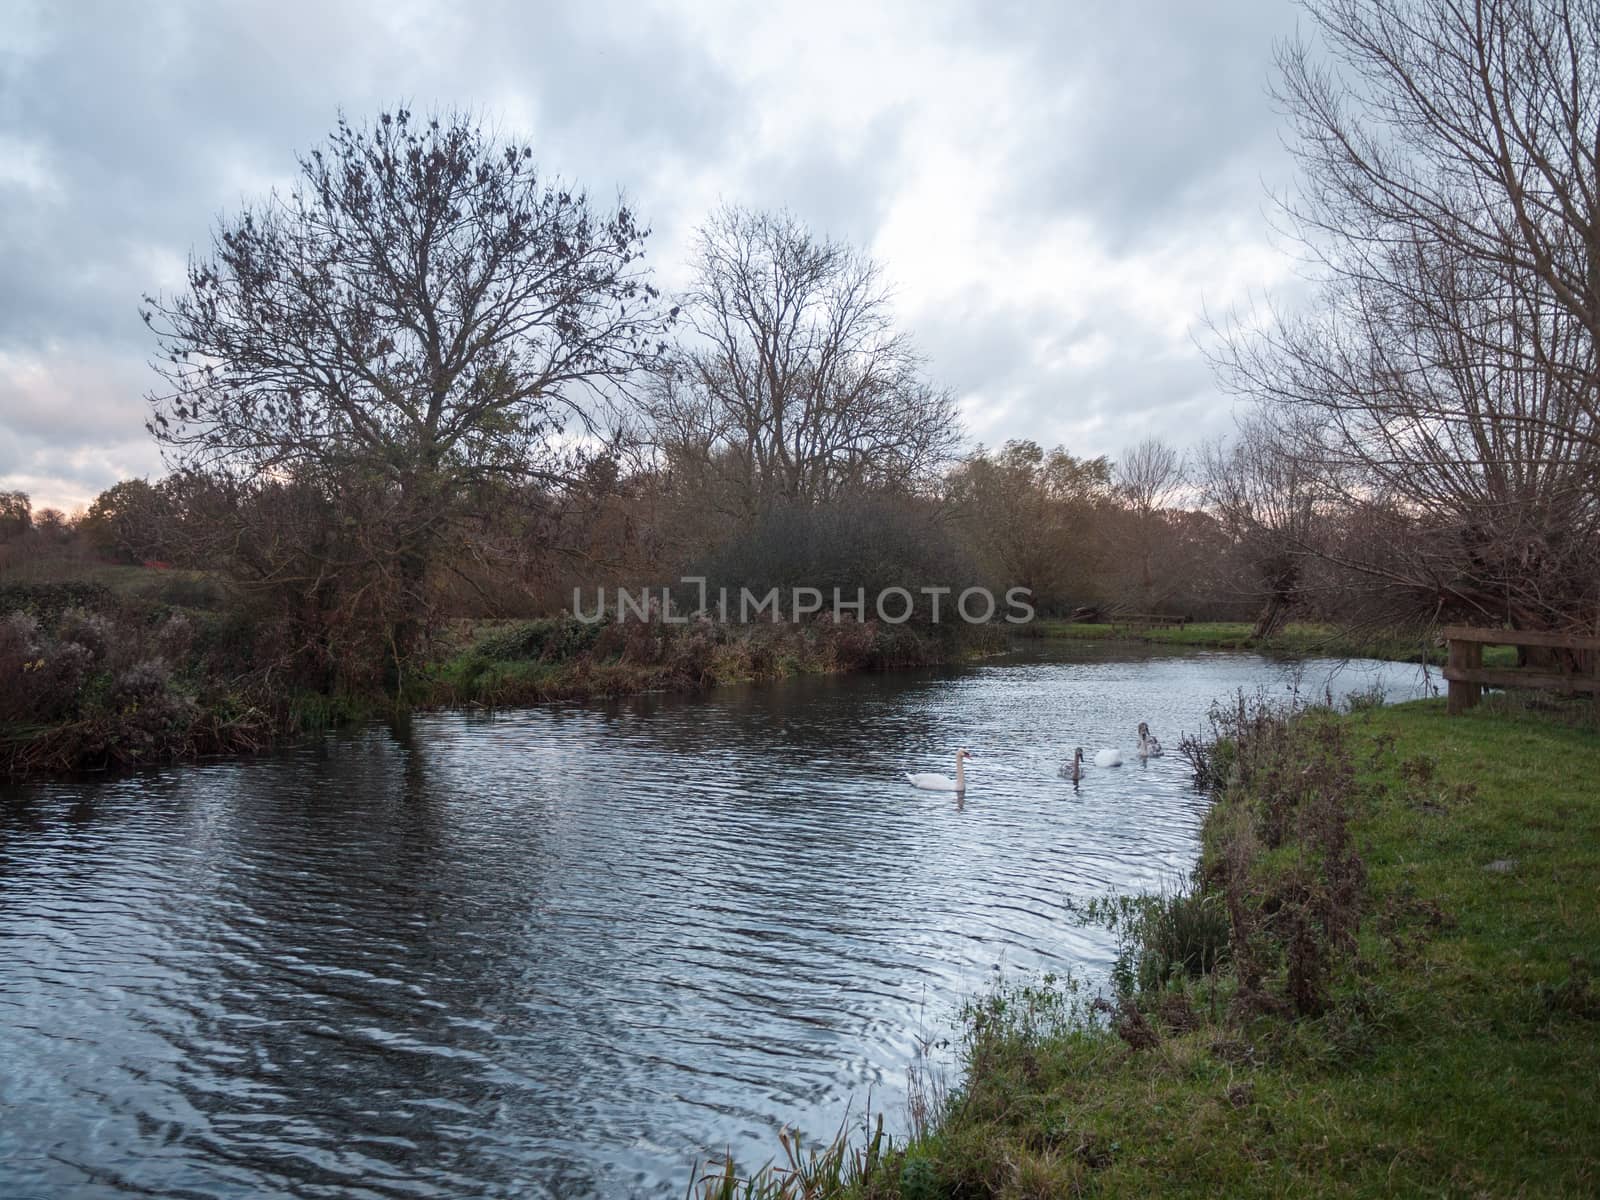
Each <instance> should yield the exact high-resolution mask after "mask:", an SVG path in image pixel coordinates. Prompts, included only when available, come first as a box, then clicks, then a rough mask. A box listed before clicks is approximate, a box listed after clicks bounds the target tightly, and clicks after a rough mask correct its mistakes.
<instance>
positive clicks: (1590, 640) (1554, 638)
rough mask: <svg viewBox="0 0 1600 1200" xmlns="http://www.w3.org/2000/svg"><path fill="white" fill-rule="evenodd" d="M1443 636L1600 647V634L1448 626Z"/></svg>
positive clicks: (1511, 643)
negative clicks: (1587, 635)
mask: <svg viewBox="0 0 1600 1200" xmlns="http://www.w3.org/2000/svg"><path fill="white" fill-rule="evenodd" d="M1439 636H1440V637H1442V638H1444V639H1445V640H1446V641H1448V642H1477V643H1481V644H1483V645H1486V646H1553V647H1555V648H1556V649H1558V650H1600V637H1580V636H1578V635H1577V634H1571V633H1551V632H1549V631H1547V630H1538V629H1473V628H1471V627H1470V626H1467V625H1446V626H1445V627H1444V628H1443V629H1441V630H1440V631H1439Z"/></svg>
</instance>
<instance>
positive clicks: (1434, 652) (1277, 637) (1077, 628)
mask: <svg viewBox="0 0 1600 1200" xmlns="http://www.w3.org/2000/svg"><path fill="white" fill-rule="evenodd" d="M1250 630H1251V626H1250V624H1249V623H1248V622H1245V621H1201V622H1192V623H1190V624H1188V625H1184V626H1181V627H1178V626H1173V627H1170V628H1140V627H1136V626H1129V625H1108V624H1092V623H1089V622H1075V621H1035V622H1033V623H1032V624H1031V625H1029V626H1028V627H1027V628H1026V630H1025V631H1024V632H1025V633H1026V634H1027V635H1028V636H1031V637H1041V638H1065V639H1072V640H1077V641H1131V642H1145V643H1149V644H1152V645H1160V646H1184V647H1189V648H1192V649H1216V650H1258V651H1261V652H1262V653H1264V654H1281V655H1284V656H1285V657H1294V658H1298V657H1313V656H1314V657H1327V658H1381V659H1387V660H1389V661H1392V662H1421V661H1423V660H1424V659H1425V660H1426V661H1428V662H1430V663H1433V664H1435V665H1437V664H1441V663H1443V662H1444V647H1442V646H1438V645H1435V644H1434V643H1433V641H1432V639H1427V640H1424V639H1423V638H1422V637H1421V636H1416V635H1409V634H1395V633H1372V634H1366V635H1356V634H1351V633H1348V632H1345V631H1342V630H1340V629H1338V628H1337V627H1335V626H1333V625H1318V624H1313V623H1305V622H1297V623H1292V624H1290V625H1288V626H1286V627H1285V628H1283V629H1282V630H1280V631H1279V632H1278V633H1275V634H1273V635H1272V636H1271V637H1269V638H1262V639H1255V638H1252V637H1251V636H1250ZM1484 663H1485V664H1486V665H1489V666H1515V665H1516V649H1515V648H1514V647H1511V646H1490V647H1488V648H1487V649H1486V650H1485V651H1484Z"/></svg>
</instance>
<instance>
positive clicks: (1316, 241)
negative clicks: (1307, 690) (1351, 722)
mask: <svg viewBox="0 0 1600 1200" xmlns="http://www.w3.org/2000/svg"><path fill="white" fill-rule="evenodd" d="M1306 7H1307V10H1308V12H1309V13H1310V14H1311V17H1312V19H1313V21H1314V23H1315V26H1316V28H1317V30H1318V32H1319V33H1320V34H1321V39H1322V51H1324V52H1325V54H1324V53H1323V52H1319V50H1318V48H1316V47H1313V46H1311V45H1308V44H1306V43H1296V44H1294V45H1291V46H1289V47H1287V48H1286V49H1285V50H1284V51H1283V53H1282V55H1281V60H1280V67H1281V72H1282V84H1281V87H1280V90H1279V98H1280V100H1281V102H1282V103H1283V105H1284V106H1285V108H1286V111H1287V113H1288V115H1289V118H1290V120H1291V122H1292V128H1293V135H1294V136H1293V139H1292V144H1293V147H1294V149H1295V151H1296V153H1297V155H1298V157H1299V161H1300V166H1301V168H1302V178H1303V186H1302V188H1301V190H1300V192H1299V193H1298V194H1297V195H1295V196H1293V197H1289V198H1286V199H1285V200H1284V202H1283V210H1282V211H1283V212H1284V214H1285V215H1286V217H1287V218H1288V222H1289V227H1290V230H1291V232H1292V233H1293V234H1294V235H1295V236H1296V237H1297V238H1298V239H1299V240H1300V243H1301V245H1302V246H1303V247H1304V248H1305V250H1306V252H1307V253H1308V255H1309V256H1310V258H1311V260H1312V261H1313V263H1314V264H1316V265H1317V267H1318V268H1319V269H1320V283H1321V286H1320V294H1319V295H1318V297H1317V302H1316V304H1315V305H1314V306H1312V307H1311V308H1310V309H1309V310H1308V311H1307V312H1304V313H1300V314H1289V315H1284V314H1277V313H1271V314H1267V315H1266V317H1265V319H1263V320H1259V321H1254V322H1250V321H1241V322H1236V323H1235V324H1233V325H1232V326H1231V327H1230V328H1229V329H1228V330H1227V331H1226V336H1225V338H1224V344H1223V349H1222V351H1221V352H1220V354H1219V356H1218V359H1219V365H1220V366H1221V368H1222V375H1223V378H1224V379H1225V380H1226V381H1227V382H1228V383H1230V384H1231V385H1232V386H1233V387H1235V388H1236V389H1238V390H1239V391H1241V392H1244V393H1247V394H1250V395H1252V396H1255V397H1257V398H1259V399H1261V400H1263V401H1265V402H1266V403H1267V404H1269V405H1271V406H1277V407H1280V408H1284V409H1289V410H1297V411H1300V412H1303V413H1304V414H1306V420H1307V422H1308V423H1309V425H1311V426H1315V427H1316V428H1317V431H1318V432H1317V436H1316V437H1315V438H1314V439H1308V440H1303V441H1302V443H1301V445H1300V446H1299V447H1298V448H1297V453H1300V454H1302V455H1314V458H1305V459H1303V461H1302V462H1301V464H1300V468H1304V467H1306V466H1309V465H1312V464H1313V463H1314V464H1315V465H1316V466H1317V467H1318V468H1319V469H1320V470H1321V471H1322V474H1323V484H1324V485H1325V487H1326V488H1327V489H1328V491H1329V492H1330V493H1331V494H1336V495H1338V496H1340V497H1341V498H1342V500H1343V503H1344V507H1345V511H1346V513H1347V514H1348V515H1349V516H1350V518H1351V521H1353V523H1354V525H1355V526H1365V527H1369V528H1375V527H1379V526H1381V527H1383V528H1385V529H1388V530H1390V532H1391V533H1394V532H1397V531H1398V529H1399V528H1400V525H1401V524H1408V525H1409V526H1410V527H1411V528H1412V529H1413V530H1414V531H1416V532H1417V536H1414V537H1407V538H1404V539H1402V540H1403V543H1404V544H1405V545H1406V546H1407V551H1408V552H1407V554H1406V555H1405V556H1403V557H1402V556H1397V555H1396V554H1394V553H1392V552H1390V551H1391V550H1392V548H1393V546H1394V542H1393V541H1392V540H1391V541H1389V542H1387V543H1384V544H1376V543H1374V541H1373V540H1372V539H1370V538H1369V539H1357V540H1354V541H1352V540H1349V539H1334V540H1331V541H1329V542H1328V543H1327V550H1328V552H1329V553H1330V554H1332V553H1335V548H1339V549H1337V558H1336V560H1334V561H1337V562H1338V563H1339V565H1341V566H1343V567H1345V568H1347V569H1348V570H1349V571H1351V572H1352V577H1365V578H1367V579H1369V580H1371V581H1372V582H1373V584H1374V586H1376V587H1379V588H1382V589H1384V590H1385V591H1387V592H1388V593H1389V594H1390V595H1391V596H1394V597H1396V598H1400V597H1404V600H1403V607H1404V608H1405V610H1406V611H1405V612H1403V613H1402V614H1401V615H1406V616H1416V615H1422V614H1426V613H1430V612H1431V613H1435V614H1448V613H1454V614H1457V615H1468V616H1474V617H1477V618H1479V619H1487V620H1492V621H1511V622H1513V623H1515V624H1519V625H1535V626H1544V625H1563V624H1573V623H1588V622H1592V621H1593V620H1594V617H1595V612H1596V601H1597V595H1596V588H1597V586H1600V584H1597V580H1600V549H1597V547H1600V489H1597V479H1600V429H1597V424H1596V416H1597V411H1600V409H1597V404H1600V355H1597V348H1600V157H1597V155H1600V90H1597V85H1600V5H1597V4H1595V3H1592V2H1590V3H1566V2H1564V0H1426V2H1422V3H1409V2H1402V0H1310V2H1309V3H1308V4H1307V5H1306ZM1340 547H1342V548H1340Z"/></svg>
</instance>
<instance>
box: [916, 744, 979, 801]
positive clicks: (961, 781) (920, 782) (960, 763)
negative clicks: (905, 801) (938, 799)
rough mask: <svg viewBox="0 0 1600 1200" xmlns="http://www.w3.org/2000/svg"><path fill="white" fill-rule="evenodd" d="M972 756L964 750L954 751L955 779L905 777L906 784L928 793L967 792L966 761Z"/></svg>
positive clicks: (930, 776)
mask: <svg viewBox="0 0 1600 1200" xmlns="http://www.w3.org/2000/svg"><path fill="white" fill-rule="evenodd" d="M971 757H972V755H970V754H968V753H967V752H966V751H965V750H957V751H956V777H955V778H954V779H951V778H950V777H949V776H948V775H912V774H909V773H908V774H907V775H906V782H907V783H909V784H911V786H912V787H919V788H922V789H923V790H924V791H928V792H964V791H966V790H967V759H969V758H971Z"/></svg>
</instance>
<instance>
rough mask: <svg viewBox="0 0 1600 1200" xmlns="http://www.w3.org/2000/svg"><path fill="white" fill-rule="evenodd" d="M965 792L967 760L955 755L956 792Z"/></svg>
mask: <svg viewBox="0 0 1600 1200" xmlns="http://www.w3.org/2000/svg"><path fill="white" fill-rule="evenodd" d="M966 790H967V760H966V759H964V758H962V757H961V756H960V755H959V754H958V755H956V791H958V792H964V791H966Z"/></svg>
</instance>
